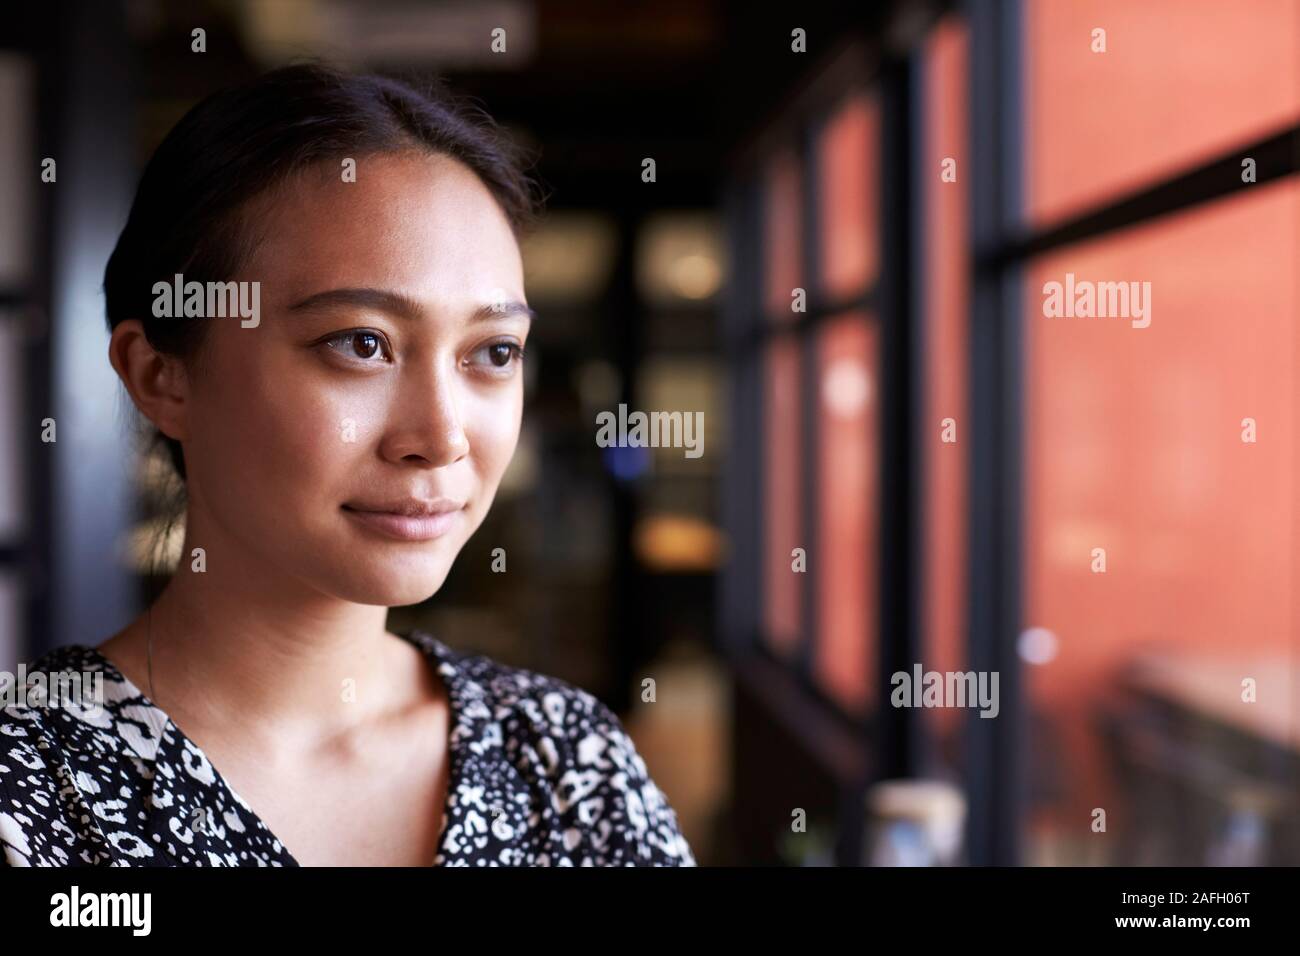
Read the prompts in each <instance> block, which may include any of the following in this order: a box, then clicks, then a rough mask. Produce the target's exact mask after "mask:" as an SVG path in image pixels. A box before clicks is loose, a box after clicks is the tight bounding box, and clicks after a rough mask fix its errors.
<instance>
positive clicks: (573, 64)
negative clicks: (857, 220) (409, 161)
mask: <svg viewBox="0 0 1300 956" xmlns="http://www.w3.org/2000/svg"><path fill="white" fill-rule="evenodd" d="M196 8H197V9H198V11H199V12H198V13H196ZM204 8H206V14H204V12H203V11H204ZM129 9H130V11H131V14H132V22H133V24H134V26H135V31H134V32H135V34H136V36H137V39H138V42H139V43H140V45H141V48H142V53H143V55H142V57H141V58H140V68H141V70H142V71H144V75H143V76H142V77H141V80H142V90H143V91H144V93H145V97H146V104H145V105H146V120H145V129H144V131H143V133H144V135H143V137H142V139H143V140H144V141H143V142H142V144H141V150H142V152H145V153H147V152H148V151H149V150H151V149H152V148H153V146H154V145H155V144H156V142H157V140H158V139H159V138H161V136H162V135H163V134H164V133H165V131H166V129H167V128H169V127H170V125H171V124H172V123H174V122H175V119H176V118H177V116H178V115H179V113H180V112H181V111H183V110H184V109H185V108H187V107H188V106H189V105H190V104H191V103H192V102H193V101H194V100H195V99H197V98H199V97H200V96H202V95H204V94H206V93H207V92H210V91H211V90H213V89H216V88H219V87H221V86H223V85H227V84H229V83H231V82H234V81H236V80H239V79H243V78H245V77H248V76H253V75H255V74H256V73H257V72H259V71H261V70H262V69H265V68H266V67H268V66H270V65H273V64H274V63H277V62H284V61H285V60H287V59H289V58H291V57H292V56H294V55H302V54H304V53H306V54H310V55H317V56H324V57H327V58H330V59H335V60H340V61H343V62H345V63H349V64H351V65H354V66H358V67H363V68H370V69H387V70H396V71H409V70H413V69H414V70H424V71H434V72H437V73H439V74H441V75H443V76H444V77H445V78H446V79H447V80H448V82H449V83H450V84H451V85H452V86H453V87H454V88H455V89H457V90H459V91H461V92H464V93H467V94H469V95H471V96H473V97H475V98H477V99H478V100H480V101H481V102H482V104H483V106H484V107H485V108H486V109H487V110H488V112H489V113H491V114H492V115H493V116H494V117H495V118H496V119H497V120H498V121H500V122H502V123H503V124H505V125H506V126H507V127H509V128H510V129H511V131H512V132H513V133H515V134H516V135H518V136H520V137H521V138H522V139H523V140H524V141H525V142H527V143H529V144H530V145H532V146H535V147H538V148H539V149H540V162H539V165H538V167H537V169H536V173H537V174H538V175H539V176H540V177H541V178H542V179H543V181H544V182H545V183H546V185H547V186H548V188H549V189H550V191H551V196H552V198H551V204H552V205H554V206H558V207H581V206H592V205H596V206H601V207H602V208H610V209H611V210H612V211H613V210H614V209H615V208H616V207H619V206H623V207H628V208H636V207H637V206H640V205H646V206H653V207H656V208H671V207H674V206H678V207H699V206H705V205H713V204H714V203H715V202H716V200H717V186H718V183H719V180H720V178H721V176H722V174H723V165H724V156H725V154H726V151H727V149H728V147H729V146H730V145H731V144H732V143H733V142H734V141H735V140H736V139H738V138H739V137H740V136H741V135H743V134H744V133H745V132H747V131H748V130H749V129H750V128H751V127H752V126H753V125H754V124H756V123H759V122H761V121H762V118H763V115H764V112H765V111H766V110H770V109H771V107H772V105H773V104H775V103H777V102H778V101H779V100H780V98H781V96H782V94H783V92H784V91H785V90H787V89H788V88H789V87H790V85H792V84H793V83H794V82H795V81H796V80H797V78H798V77H799V76H800V75H801V74H802V73H803V72H805V71H806V70H807V69H808V67H809V65H810V64H811V63H812V62H813V57H812V56H809V57H801V56H796V55H793V54H791V53H790V30H791V29H792V27H793V26H795V25H798V26H803V27H804V28H805V29H806V30H807V31H808V35H809V37H810V47H811V48H814V49H817V48H822V47H824V46H829V45H831V44H832V43H834V42H835V40H836V39H837V38H838V37H839V36H840V35H842V34H843V33H844V32H845V30H846V29H847V28H848V27H850V26H856V27H858V28H861V27H862V26H863V25H864V22H865V21H866V20H868V19H870V14H869V11H871V10H872V9H874V8H873V7H872V5H871V4H869V3H867V4H864V3H862V2H858V3H855V4H845V5H839V4H835V3H826V4H817V5H815V8H814V9H810V10H802V9H795V10H793V11H791V10H789V9H786V10H781V9H779V8H778V9H777V10H775V11H772V10H765V9H764V8H763V5H761V4H752V3H745V2H738V0H653V2H638V0H443V2H438V0H422V2H412V0H208V2H207V3H206V4H204V3H199V4H196V5H185V6H184V7H182V6H181V5H171V4H168V3H164V2H162V0H130V5H129ZM200 25H202V26H204V27H205V29H206V30H207V34H208V37H207V45H208V51H207V52H206V53H205V54H203V55H201V56H200V55H196V54H193V53H192V52H191V51H190V48H189V47H190V44H189V34H190V31H191V30H192V29H193V28H194V27H195V26H200ZM495 26H502V27H504V28H505V29H506V31H507V52H506V53H505V54H493V53H492V52H491V50H490V48H489V45H488V44H489V39H490V36H491V30H492V28H493V27H495ZM480 38H481V39H480ZM647 156H651V157H654V158H655V160H656V164H657V174H658V181H657V182H656V183H655V184H653V186H650V185H649V184H647V190H649V189H653V190H654V192H653V195H652V194H650V193H649V192H645V194H644V196H643V197H638V195H637V192H636V189H635V188H630V184H631V186H637V185H640V183H639V176H640V169H641V160H642V159H643V158H645V157H647Z"/></svg>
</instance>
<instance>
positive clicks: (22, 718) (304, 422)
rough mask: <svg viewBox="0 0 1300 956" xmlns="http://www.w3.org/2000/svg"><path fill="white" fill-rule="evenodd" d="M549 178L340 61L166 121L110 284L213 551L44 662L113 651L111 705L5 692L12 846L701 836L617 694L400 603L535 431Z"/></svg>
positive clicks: (3, 770) (496, 138)
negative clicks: (507, 655) (119, 620)
mask: <svg viewBox="0 0 1300 956" xmlns="http://www.w3.org/2000/svg"><path fill="white" fill-rule="evenodd" d="M532 188H533V184H532V183H531V182H530V181H529V180H528V179H527V178H526V177H525V176H524V174H523V172H522V171H521V168H520V164H519V159H518V156H517V154H516V153H515V152H514V151H513V150H512V148H511V147H510V146H509V144H508V141H507V140H506V139H505V138H504V137H503V136H502V135H501V134H500V133H499V131H498V129H497V127H496V125H495V124H494V123H493V122H492V121H491V120H490V119H489V118H488V117H486V116H484V115H482V114H481V113H479V112H477V111H474V110H472V109H470V108H467V107H465V106H464V105H463V102H462V101H460V100H457V99H456V98H453V97H451V96H450V95H449V94H447V93H446V91H445V90H442V89H441V88H440V87H437V88H435V91H434V92H433V93H432V94H423V93H420V92H417V91H416V90H415V89H413V88H411V87H409V86H407V85H404V84H402V83H399V82H396V81H393V80H390V79H386V78H380V77H373V76H350V75H346V74H341V73H338V72H335V71H332V70H329V69H326V68H323V67H319V66H311V65H304V66H293V67H288V68H285V69H281V70H277V71H275V72H272V73H270V74H267V75H266V76H264V77H263V78H261V79H260V80H258V81H256V82H254V83H252V84H250V85H248V86H246V87H244V88H241V89H237V90H233V91H229V92H223V93H220V94H217V95H215V96H213V97H210V98H208V99H207V100H205V101H204V102H202V103H200V104H199V105H198V106H196V107H195V108H194V109H192V110H191V111H190V112H189V113H188V114H187V115H186V116H185V117H184V118H183V119H182V120H181V121H180V123H179V124H178V125H177V126H176V128H175V129H173V130H172V131H171V133H170V134H169V135H168V136H167V138H166V139H165V140H164V141H163V143H162V144H161V145H160V146H159V148H158V151H157V153H156V154H155V155H154V156H153V158H152V160H151V161H150V162H149V164H148V167H147V168H146V170H145V173H144V176H143V178H142V180H141V183H140V186H139V190H138V192H137V195H136V197H135V201H134V204H133V206H132V208H131V213H130V217H129V219H128V221H127V223H126V227H125V229H124V230H123V232H122V235H121V237H120V239H119V240H118V243H117V248H116V249H115V250H114V252H113V255H112V258H111V259H110V260H109V263H108V268H107V271H106V273H105V277H104V291H105V297H106V304H107V313H108V323H109V327H110V329H111V330H112V336H111V342H110V345H109V358H110V360H111V362H112V364H113V367H114V369H116V371H117V373H118V375H119V376H120V377H121V379H122V382H123V384H124V385H125V387H126V390H127V392H128V393H129V394H130V396H131V399H132V401H133V402H134V404H135V406H136V407H137V408H138V409H139V410H140V412H141V413H142V414H143V415H144V416H145V417H146V418H147V419H148V420H149V422H150V423H152V425H153V426H156V428H157V430H158V432H159V435H160V438H161V440H162V441H164V442H165V443H166V446H167V449H168V451H169V453H170V457H171V460H172V462H173V464H174V465H175V467H176V470H177V473H178V475H179V476H180V478H181V479H182V480H183V481H184V483H185V490H186V512H185V518H186V523H185V541H184V548H183V551H182V560H181V562H180V565H179V567H178V569H177V571H176V573H175V574H174V575H173V577H172V578H171V580H170V581H169V582H168V584H167V586H166V588H165V589H164V590H163V592H162V593H161V595H160V596H159V597H158V599H157V601H156V602H155V603H153V604H152V606H151V607H149V609H148V610H147V611H146V612H145V613H144V614H142V615H141V616H140V617H139V618H137V619H136V620H134V621H133V622H131V624H130V625H129V626H127V627H126V628H125V629H123V630H122V631H120V632H118V633H116V634H114V635H112V636H111V637H110V638H108V639H107V640H106V641H104V642H103V643H102V644H100V645H99V646H98V647H97V648H91V647H87V646H84V645H75V646H72V647H63V648H59V649H57V650H55V651H53V652H51V653H50V654H48V655H46V656H45V657H44V658H42V659H41V660H39V661H37V662H35V663H34V664H32V665H31V666H30V667H29V672H36V671H39V672H44V673H58V672H63V671H76V672H87V673H90V674H99V675H101V676H102V678H103V680H104V698H105V700H104V709H103V711H102V712H97V711H95V709H94V708H93V707H92V706H90V704H89V702H87V701H85V700H82V701H67V702H65V703H64V705H63V706H58V702H57V700H55V699H53V698H51V699H50V700H48V701H47V702H45V703H44V704H41V703H39V702H37V703H30V702H29V703H27V704H19V705H17V706H12V707H9V708H7V709H5V710H3V711H0V848H2V849H3V854H2V855H3V857H4V859H5V861H6V862H8V863H10V864H16V865H70V864H75V865H118V866H120V865H150V866H156V865H184V866H190V865H193V866H208V865H213V866H225V865H234V866H245V865H248V866H264V865H271V866H276V865H290V866H292V865H429V864H434V865H479V866H482V865H491V866H495V865H514V866H533V865H536V866H545V865H551V866H589V865H596V866H605V865H671V866H683V865H685V866H693V865H695V860H694V859H693V856H692V854H691V850H690V848H689V846H688V845H687V843H686V841H685V840H684V839H683V838H682V836H681V833H680V832H679V829H678V826H677V821H676V816H675V814H674V812H673V810H672V808H671V807H670V806H669V805H668V804H667V802H666V801H665V799H664V797H663V794H662V793H661V792H660V791H659V789H658V788H657V787H656V786H655V784H654V782H653V781H652V780H651V779H650V778H649V776H648V775H647V773H646V768H645V764H644V762H643V761H642V759H641V757H640V756H639V755H638V753H637V751H636V749H635V747H634V746H633V744H632V742H631V741H630V739H629V738H628V736H627V735H626V734H625V732H624V730H623V728H622V726H621V725H620V723H619V721H618V719H617V718H616V717H615V716H614V715H613V714H612V713H611V712H610V711H609V710H608V709H607V708H606V707H605V706H604V705H602V704H601V703H600V702H599V701H598V700H597V699H596V698H595V697H594V696H592V695H591V694H589V693H588V692H586V691H583V690H581V689H578V688H575V687H573V686H571V685H569V684H566V683H565V682H563V681H561V680H559V679H556V678H552V677H547V676H544V675H541V674H537V673H533V672H530V671H526V670H521V669H517V668H512V667H509V666H506V665H504V664H501V663H498V662H496V661H494V660H492V659H490V658H487V657H484V656H481V655H477V656H475V655H468V654H462V653H458V652H456V651H454V650H452V649H451V648H449V647H447V646H446V645H444V644H442V643H441V642H440V641H438V640H437V639H435V638H434V637H432V636H431V635H429V634H427V633H424V632H422V631H415V632H413V633H410V634H406V635H399V634H394V633H391V632H389V631H388V630H386V626H385V621H386V616H387V613H388V608H389V607H391V606H394V605H407V604H413V603H417V602H420V601H424V600H426V599H427V598H429V597H430V596H431V595H432V594H434V593H435V592H436V591H437V590H438V589H439V588H440V587H441V586H442V583H443V581H444V580H445V578H446V576H447V572H448V570H449V568H450V567H451V563H452V561H453V560H455V557H456V555H457V553H458V552H459V551H460V549H461V548H462V546H463V545H464V544H465V542H466V540H467V539H468V538H469V536H470V535H471V534H473V533H474V531H475V529H477V528H478V526H479V524H480V522H482V520H483V517H484V515H485V514H486V512H487V510H488V507H489V506H490V505H491V503H492V498H493V495H494V493H495V491H496V489H497V485H498V483H499V482H500V480H501V476H502V473H503V472H504V471H505V468H506V465H507V463H508V462H509V461H510V458H511V456H512V455H513V453H514V449H515V444H516V440H517V438H518V434H519V425H520V415H521V410H522V402H523V380H522V375H521V373H520V360H521V359H522V357H523V352H524V347H525V341H526V339H527V337H528V331H529V326H530V323H531V318H532V313H531V311H530V310H529V309H528V306H527V305H526V302H525V298H524V294H523V274H522V266H521V262H520V252H519V246H518V238H519V236H520V235H521V234H522V232H523V231H524V230H525V229H526V228H527V227H528V226H530V225H531V224H532V223H533V222H535V219H536V216H537V212H538V209H537V203H536V201H535V200H534V198H533V194H532ZM230 283H233V284H230Z"/></svg>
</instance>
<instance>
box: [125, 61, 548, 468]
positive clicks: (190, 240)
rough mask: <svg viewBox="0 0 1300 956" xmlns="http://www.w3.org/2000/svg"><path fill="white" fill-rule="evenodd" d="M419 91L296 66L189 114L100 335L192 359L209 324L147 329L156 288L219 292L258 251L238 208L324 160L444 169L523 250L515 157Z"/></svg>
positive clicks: (486, 130) (534, 198)
mask: <svg viewBox="0 0 1300 956" xmlns="http://www.w3.org/2000/svg"><path fill="white" fill-rule="evenodd" d="M421 86H422V87H423V88H422V89H417V88H416V87H415V86H413V85H410V84H408V83H406V82H403V81H401V80H397V79H393V78H391V77H385V76H377V75H357V74H349V73H345V72H342V71H340V70H336V69H333V68H330V67H327V66H324V65H321V64H318V63H301V64H295V65H293V66H287V67H282V68H280V69H277V70H273V71H271V72H269V73H266V74H264V75H263V76H261V77H259V78H258V79H256V80H254V81H252V82H250V83H247V84H245V85H243V86H240V87H236V88H233V89H229V90H225V91H222V92H218V93H215V94H213V95H211V96H208V97H207V98H206V99H204V100H202V101H201V102H199V103H198V104H197V105H196V106H194V107H193V108H192V109H191V110H190V111H189V112H188V113H186V114H185V116H184V117H182V118H181V120H180V122H178V123H177V124H176V126H175V127H173V128H172V130H171V132H169V133H168V134H167V136H166V138H164V139H163V141H162V143H161V144H160V145H159V146H158V149H157V151H156V152H155V153H154V154H153V156H152V158H151V159H150V160H149V163H148V165H147V166H146V167H145V170H144V174H143V176H142V177H141V179H140V185H139V187H138V188H137V190H136V194H135V200H134V202H133V203H132V204H131V212H130V215H129V217H128V218H127V221H126V226H125V227H124V228H123V230H122V234H121V236H119V237H118V240H117V246H116V247H115V248H114V249H113V254H112V256H110V257H109V260H108V267H107V268H106V269H105V271H104V296H105V300H106V310H107V316H108V327H109V329H110V330H112V329H113V328H116V326H117V325H118V323H120V322H122V321H124V320H126V319H133V318H134V319H140V320H141V322H142V323H143V325H144V332H145V337H146V338H147V339H148V340H149V343H150V344H151V345H152V346H153V347H154V348H155V349H157V350H158V351H159V352H163V353H165V354H169V355H176V356H179V357H181V358H182V359H191V358H194V357H196V356H197V355H198V353H199V351H200V348H201V346H202V343H203V339H204V336H205V334H206V329H207V322H208V321H210V320H205V319H197V318H188V319H174V318H163V319H160V318H155V317H154V315H153V308H152V302H153V292H152V290H153V286H154V283H156V282H158V281H167V282H171V281H172V277H173V275H175V274H176V273H178V272H179V273H182V274H184V276H185V280H186V282H189V281H190V280H191V278H193V279H195V280H198V281H200V282H212V281H217V282H220V281H227V280H229V279H230V277H231V276H232V275H234V274H235V273H236V272H237V271H238V269H239V268H240V267H241V266H242V265H243V264H244V263H245V262H247V260H248V259H249V257H250V256H251V254H252V252H253V251H254V250H255V248H256V245H257V238H258V237H257V236H256V235H255V234H254V231H253V230H252V228H251V224H250V222H249V221H247V217H244V216H243V215H242V213H243V211H244V210H245V209H246V207H247V204H248V203H249V201H250V200H252V199H254V198H255V197H259V196H263V195H267V194H269V193H270V192H271V191H272V190H274V189H276V188H277V187H278V186H281V185H283V184H284V182H285V181H286V179H288V178H289V177H290V176H291V175H292V174H294V173H297V172H300V171H302V170H305V169H306V168H308V167H309V166H312V165H315V164H317V163H319V162H323V161H326V160H341V159H342V158H344V157H352V158H360V157H362V156H367V155H375V154H377V153H392V152H401V151H404V150H410V149H415V150H426V151H428V152H431V153H441V154H445V155H448V156H451V157H454V158H455V159H458V160H460V161H461V162H463V163H464V164H465V165H466V166H468V167H469V168H470V169H471V170H473V171H474V172H475V173H476V174H477V175H478V177H479V178H480V179H481V180H482V181H483V183H484V185H485V186H487V188H488V189H489V190H490V191H491V193H492V194H493V196H494V197H495V198H496V200H497V202H498V203H499V204H500V206H501V208H502V211H503V212H504V213H505V215H506V218H507V220H508V221H509V223H510V226H511V228H512V230H513V231H514V233H515V236H516V238H519V237H522V235H523V234H524V233H526V232H527V231H528V230H530V229H532V228H533V227H534V226H535V225H536V224H537V222H538V220H539V218H540V214H541V205H542V199H541V198H540V197H539V196H538V195H537V194H536V192H535V190H536V188H537V186H536V183H535V182H534V181H533V180H532V179H530V178H529V177H528V176H527V175H526V174H525V168H526V167H525V157H524V155H523V152H522V150H521V149H520V148H519V147H518V146H517V145H516V144H515V143H513V142H512V141H511V140H510V139H509V138H508V137H507V136H506V135H505V134H504V132H503V131H502V130H501V129H500V127H499V126H498V125H497V124H496V123H495V121H493V120H492V118H491V117H490V116H488V114H487V113H486V112H484V111H483V110H482V109H481V108H479V107H478V106H476V105H474V104H473V103H472V102H471V101H470V100H468V99H467V98H463V97H460V96H458V95H456V94H453V93H452V92H451V91H449V90H448V89H447V87H446V86H445V84H444V83H443V82H442V81H441V80H438V79H431V80H426V81H425V82H424V83H423V84H421ZM155 440H161V441H163V442H164V443H165V445H166V448H167V452H168V454H169V455H170V458H171V462H172V464H173V466H175V469H176V473H177V474H178V475H179V476H180V478H181V480H182V482H183V481H184V479H185V461H184V456H183V454H182V452H181V446H180V443H179V442H177V441H175V440H174V439H171V438H167V437H166V436H165V435H163V434H162V433H161V432H158V433H157V434H156V436H155Z"/></svg>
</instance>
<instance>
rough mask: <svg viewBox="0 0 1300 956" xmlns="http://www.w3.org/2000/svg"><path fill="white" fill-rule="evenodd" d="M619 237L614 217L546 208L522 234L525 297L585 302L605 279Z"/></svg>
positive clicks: (604, 282)
mask: <svg viewBox="0 0 1300 956" xmlns="http://www.w3.org/2000/svg"><path fill="white" fill-rule="evenodd" d="M617 242H618V236H617V230H616V228H615V226H614V222H613V221H612V220H611V219H610V218H609V217H608V216H605V215H601V214H597V213H550V214H548V215H547V217H546V219H545V221H544V223H543V224H542V225H541V226H539V227H538V229H537V230H535V231H534V232H533V233H531V234H530V235H528V236H526V237H525V238H524V241H523V244H522V247H523V248H522V250H521V252H522V255H523V260H524V286H525V288H526V290H527V294H528V297H529V299H533V300H539V299H540V300H545V301H548V302H559V303H566V302H589V301H592V300H593V299H596V298H597V297H598V296H599V295H600V294H601V293H602V292H603V291H604V290H605V287H606V285H608V283H609V277H610V273H611V271H612V270H613V267H614V252H615V248H616V245H617Z"/></svg>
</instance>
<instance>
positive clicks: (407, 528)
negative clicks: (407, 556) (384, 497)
mask: <svg viewBox="0 0 1300 956" xmlns="http://www.w3.org/2000/svg"><path fill="white" fill-rule="evenodd" d="M463 510H464V509H460V508H458V509H456V510H455V511H441V512H439V513H438V514H432V515H401V514H395V513H394V512H391V511H358V510H357V509H356V508H349V507H348V506H347V505H344V506H343V512H344V513H345V514H347V515H349V516H350V517H351V518H352V519H353V520H354V521H357V522H359V523H360V524H362V525H364V526H365V527H367V528H369V529H371V530H372V531H377V532H379V533H380V534H382V535H385V536H386V537H389V538H393V539H395V540H397V541H432V540H433V539H434V538H440V537H442V536H443V535H444V534H446V533H447V532H448V531H450V530H451V527H452V525H454V524H455V523H456V520H457V519H458V518H459V517H460V513H461V511H463Z"/></svg>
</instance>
